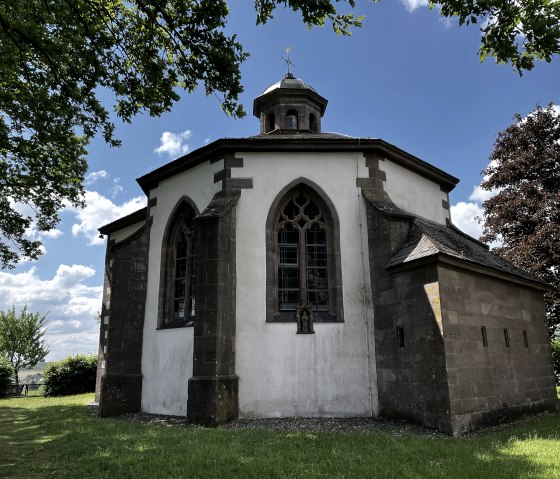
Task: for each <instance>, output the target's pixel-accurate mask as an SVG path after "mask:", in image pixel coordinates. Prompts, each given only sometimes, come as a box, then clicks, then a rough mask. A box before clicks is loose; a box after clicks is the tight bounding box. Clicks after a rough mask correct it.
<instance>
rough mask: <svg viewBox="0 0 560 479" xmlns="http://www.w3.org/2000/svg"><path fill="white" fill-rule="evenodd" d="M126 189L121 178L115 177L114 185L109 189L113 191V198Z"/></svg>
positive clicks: (110, 191)
mask: <svg viewBox="0 0 560 479" xmlns="http://www.w3.org/2000/svg"><path fill="white" fill-rule="evenodd" d="M123 191H124V188H123V186H122V185H121V179H120V178H115V179H114V180H113V186H112V187H111V189H110V190H109V193H111V198H113V199H115V198H116V197H117V196H118V195H120V194H121V193H122V192H123Z"/></svg>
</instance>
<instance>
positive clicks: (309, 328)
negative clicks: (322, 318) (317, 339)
mask: <svg viewBox="0 0 560 479" xmlns="http://www.w3.org/2000/svg"><path fill="white" fill-rule="evenodd" d="M296 319H297V334H315V331H313V309H312V307H311V305H309V304H308V303H307V301H305V302H301V303H299V304H298V305H297V308H296Z"/></svg>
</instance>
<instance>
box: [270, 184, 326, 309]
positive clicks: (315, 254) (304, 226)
mask: <svg viewBox="0 0 560 479" xmlns="http://www.w3.org/2000/svg"><path fill="white" fill-rule="evenodd" d="M277 235H278V272H277V273H278V281H277V285H278V306H279V310H280V311H295V310H296V306H297V304H298V302H300V301H308V302H309V303H311V304H312V305H313V308H314V309H315V310H316V311H328V310H329V284H328V269H327V227H326V224H325V221H324V218H323V214H322V213H321V211H320V210H319V208H318V207H317V205H316V204H315V203H314V202H313V200H312V199H311V198H310V197H309V196H307V195H306V194H305V193H302V192H298V193H295V194H294V195H293V197H292V198H291V199H290V200H289V201H288V203H287V204H286V206H285V207H284V209H283V211H282V213H281V214H280V217H279V219H278V224H277Z"/></svg>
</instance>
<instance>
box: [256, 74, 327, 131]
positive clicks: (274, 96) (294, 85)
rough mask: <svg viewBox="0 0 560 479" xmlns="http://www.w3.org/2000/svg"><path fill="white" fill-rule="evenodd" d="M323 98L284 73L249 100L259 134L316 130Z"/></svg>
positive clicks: (324, 104)
mask: <svg viewBox="0 0 560 479" xmlns="http://www.w3.org/2000/svg"><path fill="white" fill-rule="evenodd" d="M326 108H327V100H326V99H325V98H323V97H322V96H321V95H319V94H318V93H317V92H316V91H315V90H314V89H313V88H311V87H310V86H309V85H307V84H306V83H305V82H304V81H303V80H300V79H299V78H295V77H294V76H293V75H292V74H291V73H288V74H287V75H286V76H285V77H284V78H283V79H282V80H280V81H279V82H276V83H274V84H273V85H270V86H269V87H268V88H267V89H266V90H265V91H264V92H263V94H262V95H260V96H258V97H257V98H255V100H254V102H253V115H254V116H256V117H257V118H258V119H259V121H260V126H261V134H269V133H294V134H298V133H320V132H321V118H322V116H323V114H324V113H325V109H326Z"/></svg>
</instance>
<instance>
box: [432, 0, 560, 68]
mask: <svg viewBox="0 0 560 479" xmlns="http://www.w3.org/2000/svg"><path fill="white" fill-rule="evenodd" d="M431 6H432V7H434V6H437V7H439V8H440V9H441V14H442V15H443V16H445V17H457V19H458V21H459V24H460V25H463V24H467V25H468V24H479V25H480V30H481V33H482V44H481V46H480V58H481V60H484V59H486V58H487V57H488V56H490V57H493V58H494V59H495V60H496V63H511V64H512V65H513V67H514V69H515V70H516V71H517V72H518V73H519V74H522V73H523V71H524V70H531V69H532V68H533V67H534V66H535V61H537V60H545V61H547V62H550V61H551V60H552V57H553V55H555V54H558V53H560V2H559V1H558V0H479V1H475V0H446V1H442V2H432V4H431Z"/></svg>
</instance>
